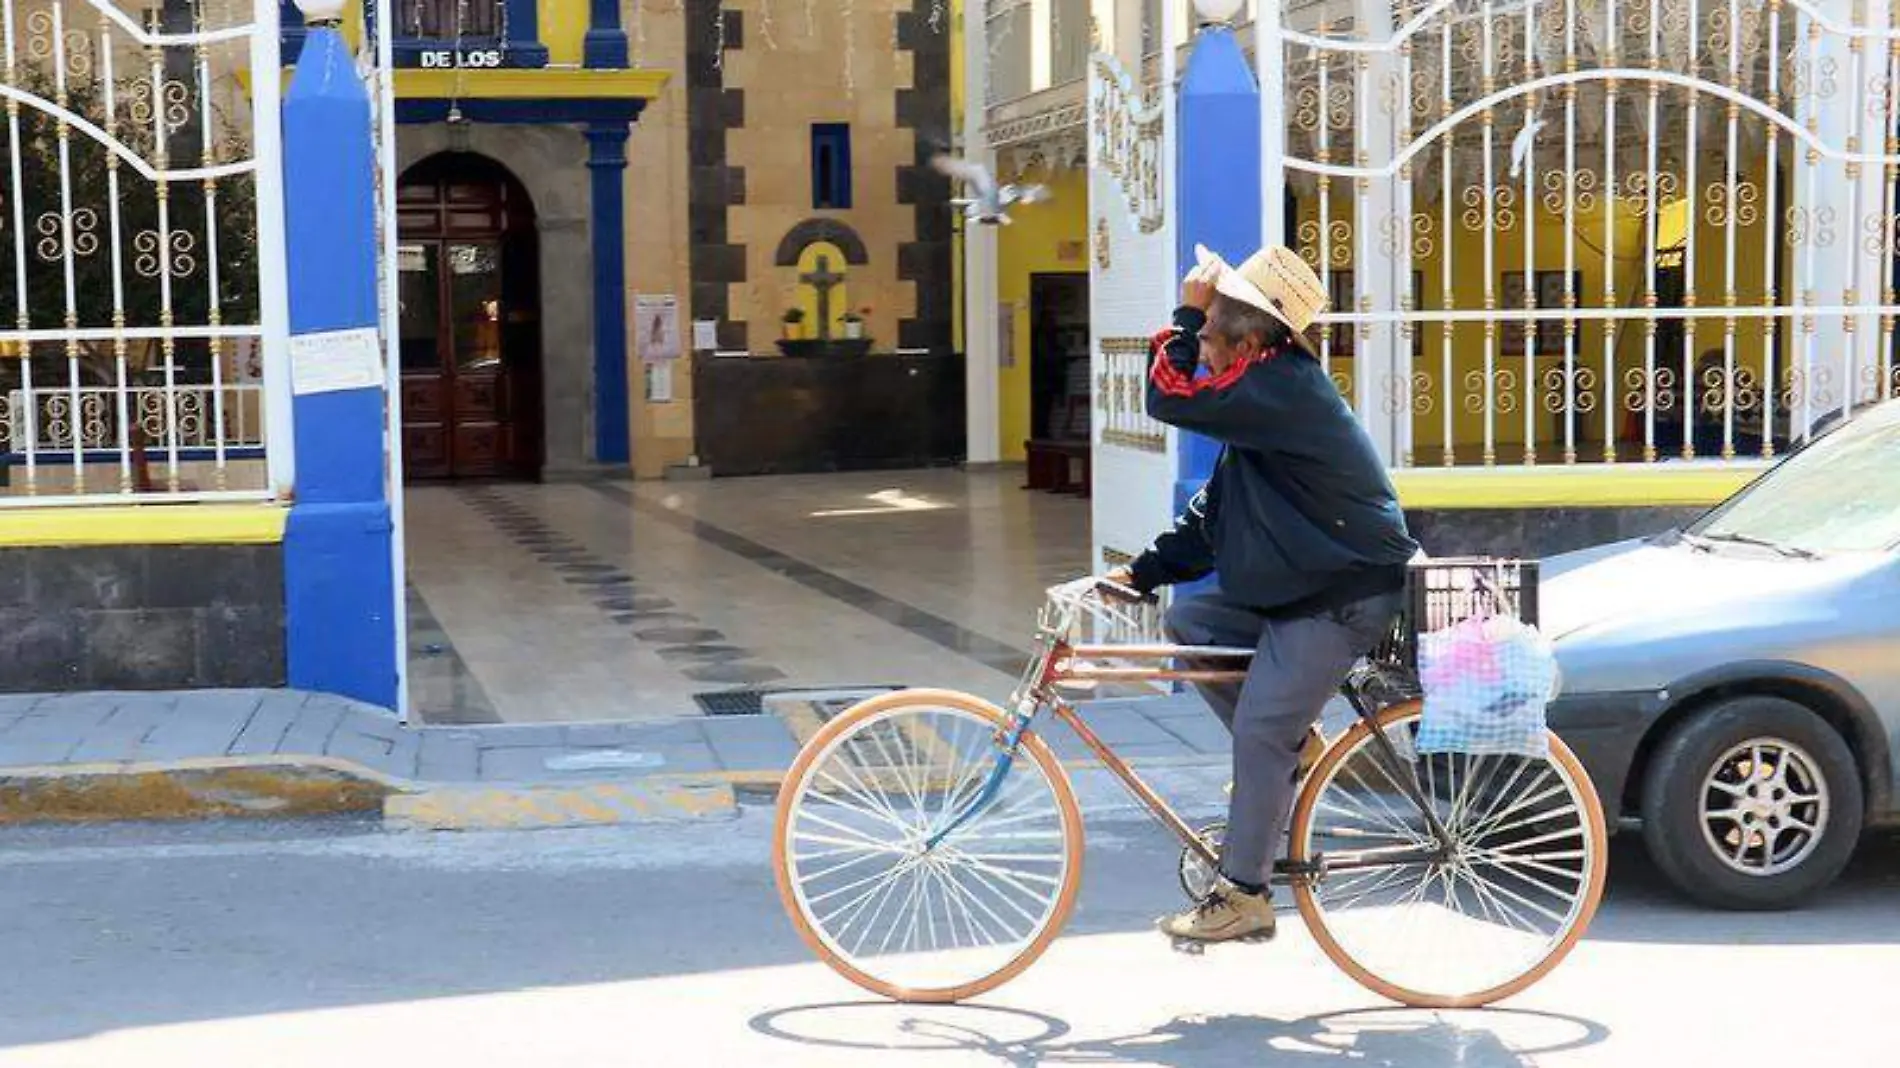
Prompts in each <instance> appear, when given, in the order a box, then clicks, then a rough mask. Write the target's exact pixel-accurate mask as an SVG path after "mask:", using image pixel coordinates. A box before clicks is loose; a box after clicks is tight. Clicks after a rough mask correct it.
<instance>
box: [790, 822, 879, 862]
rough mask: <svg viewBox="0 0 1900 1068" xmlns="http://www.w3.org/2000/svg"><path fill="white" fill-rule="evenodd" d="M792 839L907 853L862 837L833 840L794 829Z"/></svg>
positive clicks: (850, 831)
mask: <svg viewBox="0 0 1900 1068" xmlns="http://www.w3.org/2000/svg"><path fill="white" fill-rule="evenodd" d="M799 815H800V816H801V817H806V816H809V815H810V813H803V812H801V813H799ZM845 833H846V834H856V833H857V832H856V831H852V830H848V829H847V830H846V831H845ZM792 837H793V838H795V839H797V840H798V841H801V842H817V843H818V844H820V845H834V846H846V847H849V848H852V849H867V850H870V851H871V852H874V853H897V854H899V855H902V854H903V853H904V852H905V851H904V849H903V848H902V847H900V846H894V845H891V844H889V843H887V842H879V841H876V840H875V839H871V838H862V837H860V838H833V837H832V836H830V835H828V834H813V833H811V832H810V831H801V830H797V829H794V830H793V831H792Z"/></svg>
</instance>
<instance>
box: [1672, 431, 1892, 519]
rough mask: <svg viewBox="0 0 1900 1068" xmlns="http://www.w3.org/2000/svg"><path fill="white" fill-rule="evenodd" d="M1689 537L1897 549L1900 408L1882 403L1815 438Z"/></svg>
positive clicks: (1712, 513) (1716, 512)
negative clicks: (1831, 431)
mask: <svg viewBox="0 0 1900 1068" xmlns="http://www.w3.org/2000/svg"><path fill="white" fill-rule="evenodd" d="M1689 533H1691V534H1697V535H1700V536H1702V537H1717V538H1719V537H1721V536H1723V535H1739V536H1742V537H1745V538H1757V539H1762V540H1766V541H1772V542H1775V543H1777V544H1780V545H1790V546H1794V547H1795V548H1798V549H1806V550H1809V551H1811V552H1823V553H1825V552H1872V551H1879V550H1884V549H1890V548H1893V547H1895V546H1896V545H1900V405H1896V404H1884V405H1881V406H1880V407H1878V408H1875V409H1873V410H1872V411H1869V412H1867V413H1865V414H1863V415H1861V416H1860V417H1859V418H1857V419H1855V420H1853V421H1852V422H1850V423H1848V424H1847V425H1846V426H1844V427H1842V428H1840V429H1839V430H1837V431H1835V432H1834V433H1832V434H1829V435H1827V436H1826V437H1824V438H1821V439H1819V440H1817V441H1816V442H1815V443H1814V444H1813V445H1811V446H1809V447H1808V448H1806V449H1804V450H1802V451H1801V452H1799V453H1797V454H1795V455H1794V456H1791V457H1789V458H1788V459H1787V460H1785V461H1783V462H1782V463H1781V464H1780V466H1778V467H1776V468H1774V469H1773V470H1771V471H1770V472H1768V473H1767V474H1766V475H1763V476H1762V477H1761V478H1760V479H1759V480H1757V481H1756V482H1755V483H1754V484H1753V485H1752V486H1750V487H1749V488H1748V489H1746V490H1744V491H1742V493H1741V494H1739V495H1737V496H1736V497H1735V498H1734V499H1732V500H1730V501H1729V502H1728V503H1727V504H1725V505H1723V506H1722V507H1721V508H1718V509H1716V510H1715V511H1713V512H1711V513H1709V515H1708V516H1706V517H1705V518H1703V519H1702V520H1701V521H1700V522H1698V523H1696V524H1695V525H1694V526H1692V527H1690V528H1689Z"/></svg>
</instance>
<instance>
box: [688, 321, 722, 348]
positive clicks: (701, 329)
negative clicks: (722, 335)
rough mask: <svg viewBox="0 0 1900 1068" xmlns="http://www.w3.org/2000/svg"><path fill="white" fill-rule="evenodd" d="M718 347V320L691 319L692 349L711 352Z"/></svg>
mask: <svg viewBox="0 0 1900 1068" xmlns="http://www.w3.org/2000/svg"><path fill="white" fill-rule="evenodd" d="M718 347H719V320H717V319H694V320H693V351H694V352H711V351H713V350H714V349H716V348H718Z"/></svg>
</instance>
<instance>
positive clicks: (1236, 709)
mask: <svg viewBox="0 0 1900 1068" xmlns="http://www.w3.org/2000/svg"><path fill="white" fill-rule="evenodd" d="M1399 603H1400V595H1399V594H1397V593H1392V594H1384V595H1380V596H1377V597H1372V598H1368V599H1366V600H1363V601H1358V602H1355V603H1352V604H1348V605H1346V606H1344V607H1342V608H1338V609H1333V610H1331V611H1327V612H1322V613H1320V614H1319V615H1316V616H1311V617H1303V618H1298V619H1269V618H1267V617H1266V616H1264V615H1262V614H1261V613H1259V612H1258V611H1256V610H1254V609H1251V608H1247V607H1245V606H1242V605H1238V604H1235V603H1233V602H1231V601H1228V600H1226V599H1225V598H1223V597H1222V596H1221V595H1220V594H1219V593H1203V594H1198V595H1196V596H1192V597H1185V598H1182V599H1180V600H1177V601H1176V602H1175V603H1174V606H1173V607H1172V608H1170V609H1169V610H1168V615H1167V621H1166V624H1165V626H1166V629H1167V633H1168V637H1169V638H1170V639H1171V640H1172V641H1174V642H1175V643H1177V644H1181V645H1220V646H1229V647H1248V646H1250V647H1252V648H1253V649H1254V650H1255V652H1254V660H1253V667H1252V669H1250V670H1249V671H1248V673H1247V680H1246V682H1244V683H1240V684H1233V683H1219V684H1207V685H1199V686H1197V687H1196V688H1197V689H1199V690H1200V692H1201V696H1202V697H1203V698H1204V699H1206V701H1207V703H1208V705H1209V707H1211V708H1212V709H1213V710H1214V714H1215V715H1217V716H1219V717H1220V720H1221V722H1222V723H1223V724H1225V725H1226V726H1227V730H1228V731H1229V732H1230V733H1231V734H1232V735H1233V736H1234V793H1233V797H1232V798H1231V799H1230V800H1229V802H1228V807H1227V834H1226V845H1225V848H1224V849H1223V850H1222V852H1221V865H1220V867H1221V873H1222V874H1223V875H1225V876H1227V877H1228V878H1229V879H1237V880H1239V881H1240V882H1243V883H1265V882H1266V881H1267V877H1268V875H1269V874H1270V872H1271V869H1272V865H1273V860H1274V857H1275V856H1276V854H1277V853H1278V850H1279V846H1280V839H1281V836H1282V835H1284V834H1285V831H1286V823H1287V819H1288V817H1289V816H1290V815H1291V810H1292V807H1293V792H1294V776H1295V775H1296V774H1297V773H1298V771H1299V758H1300V746H1301V744H1302V743H1303V742H1304V741H1305V739H1306V732H1307V729H1308V728H1309V727H1311V726H1312V725H1313V724H1314V723H1315V722H1317V721H1318V720H1319V716H1320V713H1321V711H1323V710H1324V709H1325V707H1326V702H1327V701H1328V700H1330V699H1331V698H1332V696H1333V695H1334V694H1335V693H1337V692H1338V689H1339V684H1340V683H1341V682H1343V681H1344V680H1345V678H1346V675H1347V673H1348V672H1350V671H1351V670H1352V666H1353V664H1354V663H1356V662H1357V661H1358V659H1359V658H1360V657H1361V656H1364V655H1365V654H1366V653H1368V652H1370V651H1371V650H1372V648H1373V647H1374V646H1376V645H1378V644H1379V641H1380V640H1381V639H1382V638H1384V637H1385V634H1386V631H1387V628H1388V627H1390V626H1391V624H1392V619H1393V617H1394V616H1395V615H1396V614H1397V612H1398V609H1399Z"/></svg>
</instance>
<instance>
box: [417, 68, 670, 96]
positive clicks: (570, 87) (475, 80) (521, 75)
mask: <svg viewBox="0 0 1900 1068" xmlns="http://www.w3.org/2000/svg"><path fill="white" fill-rule="evenodd" d="M670 77H672V75H670V74H668V73H667V72H666V71H663V70H556V69H552V68H548V67H539V68H536V67H515V68H503V69H500V70H435V69H431V70H424V69H422V68H419V67H404V68H402V69H401V70H398V71H397V72H396V98H397V99H398V100H443V99H447V98H449V97H460V98H462V99H470V98H473V99H480V100H524V99H526V100H657V99H659V97H660V90H662V89H664V88H665V87H666V81H667V79H668V78H670Z"/></svg>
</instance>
